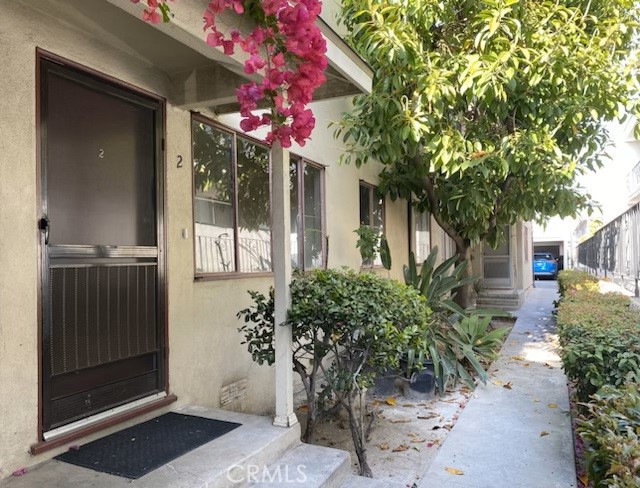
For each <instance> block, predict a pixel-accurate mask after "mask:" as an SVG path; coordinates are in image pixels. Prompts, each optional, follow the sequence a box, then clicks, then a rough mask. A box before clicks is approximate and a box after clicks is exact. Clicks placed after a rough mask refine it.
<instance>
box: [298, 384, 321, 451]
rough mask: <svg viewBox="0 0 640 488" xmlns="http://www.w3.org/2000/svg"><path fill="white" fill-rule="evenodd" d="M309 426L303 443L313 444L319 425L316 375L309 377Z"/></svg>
mask: <svg viewBox="0 0 640 488" xmlns="http://www.w3.org/2000/svg"><path fill="white" fill-rule="evenodd" d="M306 393H307V426H306V427H305V429H304V433H303V434H302V441H303V442H313V435H314V433H315V431H316V425H317V424H318V405H317V402H316V374H315V373H314V374H312V375H311V376H310V377H309V388H307V392H306Z"/></svg>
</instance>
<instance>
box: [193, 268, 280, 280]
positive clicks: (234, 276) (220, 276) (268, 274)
mask: <svg viewBox="0 0 640 488" xmlns="http://www.w3.org/2000/svg"><path fill="white" fill-rule="evenodd" d="M247 278H273V272H272V271H265V272H261V273H216V274H208V275H196V276H195V277H194V278H193V281H195V282H196V283H197V282H199V281H222V280H238V279H247Z"/></svg>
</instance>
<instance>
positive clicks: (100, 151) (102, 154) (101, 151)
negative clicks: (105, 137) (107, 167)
mask: <svg viewBox="0 0 640 488" xmlns="http://www.w3.org/2000/svg"><path fill="white" fill-rule="evenodd" d="M98 157H99V158H100V159H104V149H100V150H99V151H98Z"/></svg>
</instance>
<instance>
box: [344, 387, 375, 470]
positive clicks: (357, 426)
mask: <svg viewBox="0 0 640 488" xmlns="http://www.w3.org/2000/svg"><path fill="white" fill-rule="evenodd" d="M356 397H360V400H362V397H361V396H360V395H359V394H358V393H356V394H354V393H353V392H349V393H348V395H347V398H346V400H347V412H348V413H349V428H350V429H351V437H352V439H353V447H354V449H355V451H356V456H358V464H359V465H360V476H366V477H367V478H373V473H372V472H371V468H370V467H369V463H367V450H366V447H365V438H364V437H365V432H364V425H363V423H362V421H361V416H360V412H356V406H355V405H354V404H355V401H356ZM360 409H361V410H362V409H364V405H363V403H362V401H360Z"/></svg>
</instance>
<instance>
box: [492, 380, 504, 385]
mask: <svg viewBox="0 0 640 488" xmlns="http://www.w3.org/2000/svg"><path fill="white" fill-rule="evenodd" d="M491 383H493V384H494V385H496V386H502V381H500V380H493V381H492V382H491Z"/></svg>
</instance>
